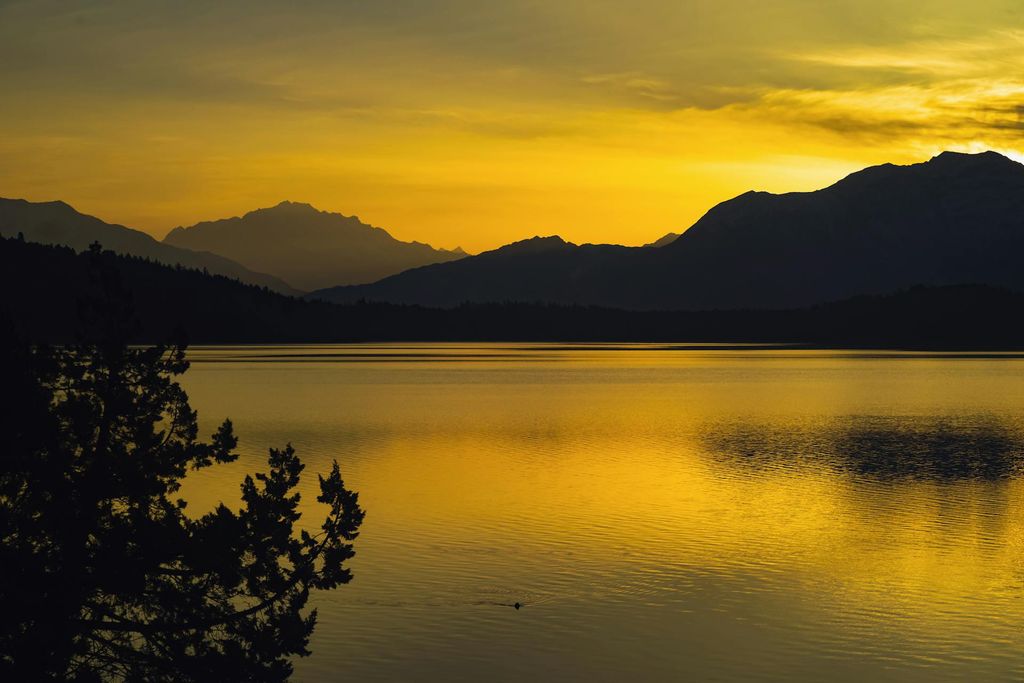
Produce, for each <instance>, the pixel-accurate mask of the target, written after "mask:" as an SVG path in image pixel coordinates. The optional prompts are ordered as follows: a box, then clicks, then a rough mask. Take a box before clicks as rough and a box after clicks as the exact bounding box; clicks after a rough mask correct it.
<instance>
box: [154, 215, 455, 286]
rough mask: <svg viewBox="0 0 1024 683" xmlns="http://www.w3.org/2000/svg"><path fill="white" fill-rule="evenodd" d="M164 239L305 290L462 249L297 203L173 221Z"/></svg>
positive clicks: (379, 274)
mask: <svg viewBox="0 0 1024 683" xmlns="http://www.w3.org/2000/svg"><path fill="white" fill-rule="evenodd" d="M164 243H166V244H172V245H174V246H178V247H185V248H188V249H197V250H204V251H212V252H214V253H217V254H221V255H223V256H226V257H228V258H230V259H233V260H235V261H238V262H239V263H242V264H244V265H245V266H246V267H248V268H252V269H254V270H259V271H263V272H268V273H273V274H274V275H277V276H278V277H281V278H283V279H285V280H287V281H288V282H290V283H291V284H293V285H295V286H296V287H299V288H302V289H305V290H312V289H317V288H321V287H327V286H331V285H338V284H360V283H367V282H374V281H376V280H379V279H381V278H383V277H387V276H388V275H394V274H395V273H399V272H401V271H403V270H407V269H409V268H415V267H417V266H423V265H427V264H431V263H440V262H444V261H452V260H455V259H460V258H462V257H464V256H465V252H464V251H462V250H461V249H456V250H453V251H447V250H444V249H434V248H433V247H431V246H430V245H428V244H422V243H420V242H402V241H399V240H396V239H395V238H394V237H392V236H391V235H390V234H388V232H387V231H386V230H383V229H381V228H375V227H373V226H370V225H367V224H365V223H363V222H362V221H360V220H359V219H358V218H356V217H355V216H343V215H342V214H340V213H330V212H327V211H319V210H317V209H315V208H314V207H312V206H310V205H309V204H300V203H296V202H281V203H280V204H278V205H277V206H274V207H271V208H268V209H257V210H256V211H250V212H249V213H247V214H245V215H244V216H242V217H235V218H226V219H223V220H216V221H206V222H203V223H197V224H196V225H193V226H191V227H187V228H185V227H179V228H175V229H174V230H172V231H171V232H169V233H168V234H167V236H166V237H165V238H164Z"/></svg>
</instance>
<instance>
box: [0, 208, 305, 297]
mask: <svg viewBox="0 0 1024 683" xmlns="http://www.w3.org/2000/svg"><path fill="white" fill-rule="evenodd" d="M19 232H20V233H22V235H24V237H25V239H26V240H29V241H30V242H39V243H41V244H61V245H64V246H68V247H71V248H72V249H76V250H78V251H81V250H83V249H85V248H87V247H88V246H89V245H90V244H92V243H93V242H99V243H100V244H102V245H103V247H104V248H106V249H110V250H112V251H115V252H117V253H119V254H128V255H131V256H140V257H143V258H148V259H151V260H153V261H157V262H159V263H164V264H167V265H180V266H183V267H185V268H199V269H203V268H205V269H206V270H208V271H209V272H211V273H215V274H218V275H224V276H226V277H229V278H234V279H236V280H240V281H242V282H245V283H248V284H254V285H259V286H261V287H267V288H268V289H271V290H273V291H275V292H281V293H285V294H297V293H298V291H297V290H295V289H293V288H292V287H291V286H289V285H288V284H287V283H286V282H283V281H281V280H280V279H278V278H276V277H273V276H270V275H265V274H263V273H257V272H254V271H251V270H249V269H248V268H245V267H244V266H241V265H239V264H238V263H235V262H234V261H231V260H230V259H227V258H224V257H223V256H218V255H217V254H210V253H205V252H201V251H192V250H190V249H181V248H179V247H174V246H170V245H167V244H162V243H160V242H158V241H156V240H155V239H153V238H152V237H150V236H149V235H147V234H146V233H144V232H140V231H138V230H132V229H131V228H126V227H125V226H123V225H115V224H112V223H104V222H103V221H101V220H100V219H98V218H95V217H93V216H88V215H86V214H84V213H79V212H78V211H75V209H73V208H72V207H70V206H69V205H67V204H65V203H64V202H38V203H36V202H28V201H25V200H24V199H3V198H0V236H5V237H13V236H16V235H17V234H18V233H19Z"/></svg>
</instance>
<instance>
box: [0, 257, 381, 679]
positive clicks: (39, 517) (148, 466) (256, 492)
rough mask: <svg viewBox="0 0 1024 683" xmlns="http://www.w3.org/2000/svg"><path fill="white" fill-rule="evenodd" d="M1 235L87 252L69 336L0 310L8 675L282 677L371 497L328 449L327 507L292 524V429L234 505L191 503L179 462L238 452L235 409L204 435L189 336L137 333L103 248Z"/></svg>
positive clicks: (73, 260) (299, 652) (3, 619)
mask: <svg viewBox="0 0 1024 683" xmlns="http://www.w3.org/2000/svg"><path fill="white" fill-rule="evenodd" d="M5 250H6V251H7V252H8V253H16V254H17V253H21V254H22V255H26V256H27V255H33V256H40V255H43V254H60V255H64V256H65V257H68V260H67V261H66V262H64V263H65V265H70V264H73V265H74V266H75V267H76V268H81V267H82V266H83V263H84V264H85V266H86V267H87V268H88V271H87V272H86V273H85V275H86V277H87V284H88V286H87V287H83V288H82V289H81V290H80V292H78V293H79V294H81V296H80V298H79V301H80V302H81V304H80V310H79V311H78V315H75V316H73V318H74V322H73V324H74V325H75V328H76V337H77V343H74V344H68V345H61V346H48V345H45V344H32V343H29V342H28V341H27V340H25V339H23V338H20V337H19V335H18V334H17V333H16V332H14V331H13V330H10V329H9V328H5V327H3V326H0V377H3V383H2V385H0V386H2V388H3V390H2V396H3V399H4V406H5V408H4V410H3V411H0V538H3V543H2V544H0V567H2V568H3V580H2V581H0V605H2V607H3V608H2V609H0V680H4V681H90V682H94V681H97V682H98V681H175V682H177V681H196V682H200V681H286V680H288V679H289V677H290V676H291V673H292V668H293V665H292V657H294V656H303V655H306V654H309V650H308V649H307V645H308V644H309V638H310V634H311V633H312V632H313V628H314V626H315V624H316V613H315V611H314V610H311V609H309V608H308V607H307V603H308V600H309V596H310V593H311V592H312V591H314V590H331V589H334V588H337V587H339V586H341V585H343V584H346V583H348V582H349V581H350V580H351V578H352V573H351V571H350V570H349V568H348V567H347V566H346V562H347V561H348V560H349V559H350V558H352V557H353V555H354V550H353V547H352V541H353V540H354V539H355V538H356V536H357V535H358V529H359V526H360V524H361V523H362V519H363V511H362V509H361V508H360V507H359V503H358V496H357V494H356V493H354V492H353V491H350V490H349V489H347V488H346V487H345V484H344V482H343V481H342V478H341V473H340V469H339V467H338V463H337V461H335V462H334V465H333V468H332V469H331V470H330V471H329V472H327V473H324V475H323V476H320V477H319V495H317V498H316V500H317V501H319V502H320V503H324V504H326V507H327V514H326V516H325V518H324V519H323V522H322V523H317V522H314V523H313V524H312V525H309V524H307V525H305V526H303V527H302V528H301V530H300V529H299V528H296V525H297V523H298V522H299V521H300V517H301V514H300V513H299V511H298V505H299V495H298V494H297V492H296V489H297V487H298V485H299V481H300V475H301V473H302V471H303V468H304V466H303V464H302V463H301V461H300V460H299V458H298V456H297V455H296V453H295V451H294V450H293V449H292V447H291V446H290V445H288V446H285V447H284V448H281V449H276V448H271V449H270V450H269V456H268V458H267V463H266V469H265V470H264V471H262V472H257V473H255V474H254V475H248V476H246V477H245V478H244V479H243V480H242V484H241V495H240V498H239V499H238V500H237V502H236V504H235V505H234V506H233V507H229V506H228V505H225V504H223V503H221V504H219V505H217V506H216V507H215V508H213V509H212V510H211V511H202V510H200V511H196V513H195V514H192V511H191V510H189V511H188V513H186V509H187V505H188V504H187V501H186V500H184V499H182V498H181V497H180V496H181V481H182V479H183V478H184V476H185V474H186V472H189V471H192V470H199V469H204V468H207V467H212V466H216V465H219V464H222V463H228V462H232V461H234V460H235V459H237V457H238V454H237V452H236V451H235V447H236V445H237V439H236V438H235V436H234V432H233V430H232V426H231V422H230V420H225V421H224V422H223V423H222V424H221V426H220V427H219V428H218V429H217V430H216V431H215V432H214V433H213V434H212V435H211V437H210V439H209V441H202V440H200V439H199V426H198V419H197V414H196V412H195V411H193V410H192V408H191V406H190V405H189V403H188V396H187V395H186V394H185V392H184V390H183V389H182V388H181V386H180V385H179V384H178V382H177V377H178V376H180V375H181V374H182V373H184V372H185V371H186V370H187V369H188V365H189V363H188V361H187V360H186V358H185V347H184V346H183V345H181V344H178V343H175V344H168V345H163V344H157V345H152V346H133V345H130V343H129V342H130V340H132V339H133V338H134V337H135V335H136V332H137V330H138V325H137V321H136V320H135V319H134V317H133V305H132V302H131V296H130V295H129V293H128V292H127V291H126V290H125V289H124V288H123V286H122V278H121V273H120V272H119V271H118V270H117V269H114V268H111V267H110V266H111V265H113V264H115V263H116V260H114V259H110V258H104V256H103V255H102V254H101V253H99V250H98V249H97V250H94V251H93V253H87V254H84V255H82V256H75V255H74V254H68V253H66V250H57V251H54V250H52V249H47V248H43V249H42V250H40V249H37V248H31V249H27V250H25V249H21V250H18V249H15V250H14V251H13V252H11V251H10V245H5ZM44 264H45V262H44V261H42V260H36V261H34V262H32V263H31V265H34V266H37V267H42V266H44ZM125 270H126V271H128V270H131V269H130V268H125ZM153 272H154V273H170V274H176V273H175V271H173V270H170V269H167V268H158V269H157V270H154V271H153ZM76 274H80V273H78V271H77V270H76ZM54 276H55V279H56V280H58V281H60V280H61V274H60V273H56V272H55V273H54ZM200 277H201V275H200ZM76 284H82V283H77V282H76ZM227 500H228V501H229V503H230V502H231V500H230V498H228V499H227Z"/></svg>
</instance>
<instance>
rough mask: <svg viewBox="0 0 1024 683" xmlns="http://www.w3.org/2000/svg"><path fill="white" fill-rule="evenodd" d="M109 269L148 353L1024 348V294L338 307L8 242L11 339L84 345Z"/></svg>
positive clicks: (2, 316)
mask: <svg viewBox="0 0 1024 683" xmlns="http://www.w3.org/2000/svg"><path fill="white" fill-rule="evenodd" d="M534 246H536V245H534ZM97 268H99V269H102V270H103V271H105V272H106V273H108V275H109V277H108V278H104V279H103V281H110V280H116V281H120V282H121V283H123V285H124V286H125V287H126V288H127V289H128V290H129V291H130V292H131V293H132V300H133V301H134V304H135V308H136V315H137V316H138V318H139V322H140V332H139V335H138V337H137V338H136V339H135V341H136V342H138V343H152V342H160V341H166V340H167V339H168V338H170V337H172V336H177V334H178V333H179V332H184V334H185V337H186V339H187V340H188V341H190V342H191V343H210V344H213V343H252V344H265V343H285V342H297V343H311V342H325V343H339V342H356V341H458V340H464V341H606V342H615V341H660V342H690V343H701V344H704V345H705V346H703V347H701V348H705V349H706V348H722V347H723V346H722V345H723V344H725V345H728V344H737V343H743V344H751V343H754V344H756V343H779V342H782V343H796V344H803V345H810V346H817V347H829V348H842V347H876V348H930V349H954V348H955V349H985V348H990V349H1022V348H1024V315H1022V313H1024V294H1021V293H1019V292H1011V291H1008V290H1004V289H996V288H992V287H983V286H961V287H917V288H914V289H911V290H907V291H903V292H898V293H895V294H892V295H886V296H880V297H858V298H855V299H850V300H846V301H841V302H837V303H830V304H826V305H822V306H817V307H814V308H809V309H801V310H790V311H753V310H748V311H696V312H673V311H626V310H621V309H620V310H616V309H608V308H598V307H586V306H552V305H546V304H511V303H510V304H468V305H462V306H459V307H456V308H451V309H428V308H422V307H419V306H400V305H395V304H381V303H357V304H351V305H338V304H330V303H324V302H318V301H305V300H302V299H295V298H291V297H286V296H282V295H280V294H276V293H274V292H271V291H268V290H266V289H263V288H260V287H255V286H252V285H245V284H242V283H240V282H238V281H237V280H232V279H229V278H225V277H223V276H218V275H209V274H207V273H204V272H203V271H199V270H188V269H182V268H171V267H168V266H164V265H160V264H158V263H154V262H152V261H147V260H144V259H141V258H138V257H129V256H120V255H117V254H114V253H113V252H110V251H107V252H104V253H102V254H94V253H90V252H83V253H81V254H76V253H75V252H74V250H72V249H69V248H67V247H58V246H51V245H43V244H36V243H32V242H23V241H20V240H16V239H4V238H0V290H2V291H4V292H17V295H10V296H6V297H3V298H0V334H7V333H9V332H10V329H11V327H13V330H14V332H15V333H16V334H18V335H19V336H21V337H22V338H26V339H28V340H29V341H35V342H44V341H45V342H52V343H60V342H67V341H73V340H74V339H75V337H76V320H77V319H78V311H79V304H78V299H79V298H80V297H94V296H96V295H97V291H96V289H97V282H99V281H101V279H99V278H96V277H93V276H92V275H91V274H92V273H94V272H95V271H96V269H97ZM178 338H180V337H178ZM669 348H671V347H669ZM686 348H688V349H691V350H693V349H694V348H695V347H694V346H692V345H689V346H687V347H686ZM744 348H745V349H748V350H749V349H750V346H744Z"/></svg>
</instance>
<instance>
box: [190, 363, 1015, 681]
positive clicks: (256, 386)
mask: <svg viewBox="0 0 1024 683" xmlns="http://www.w3.org/2000/svg"><path fill="white" fill-rule="evenodd" d="M193 358H194V359H195V360H196V361H197V362H195V363H194V365H193V368H192V370H191V371H190V372H189V373H188V375H186V377H185V382H184V384H185V386H186V389H187V390H188V391H189V395H190V397H191V398H192V403H193V407H195V408H197V409H198V410H199V411H200V417H201V420H202V421H203V425H204V428H205V429H207V430H211V429H212V428H213V426H214V425H215V423H216V422H217V421H219V420H220V419H222V418H223V417H231V419H232V420H233V421H234V422H235V425H236V431H237V433H238V435H239V436H240V438H241V449H240V450H241V451H242V453H243V457H242V458H240V461H239V462H238V463H235V464H232V465H230V466H225V467H220V468H214V469H213V470H212V471H210V472H209V474H207V473H202V474H201V475H200V476H196V477H194V478H193V479H192V480H190V481H189V482H188V484H187V486H186V489H185V495H186V497H187V498H189V500H191V501H192V507H191V508H190V509H192V510H193V512H196V513H197V512H200V511H202V510H204V509H208V508H209V507H210V506H211V505H212V504H214V503H215V502H217V501H219V500H224V501H225V502H227V503H229V504H230V503H231V501H233V500H235V499H237V483H238V481H239V480H240V478H241V476H242V473H243V472H245V471H251V470H253V469H255V468H258V467H259V463H260V461H261V458H262V457H263V454H264V452H265V448H266V447H269V446H275V445H282V444H283V443H285V442H286V441H291V442H292V443H293V444H294V445H295V447H296V449H297V450H298V452H299V453H300V455H302V456H303V458H304V461H305V462H306V463H307V471H306V472H307V475H308V476H307V477H306V478H305V480H304V504H303V506H304V509H303V512H304V514H305V519H307V520H309V522H310V523H311V524H312V523H314V522H315V519H316V517H317V516H318V514H322V513H320V512H319V511H318V510H317V504H316V503H315V500H314V499H315V492H314V488H313V487H314V486H315V482H316V479H315V476H313V473H315V472H318V471H326V469H327V468H328V467H329V463H330V460H331V459H332V458H338V460H339V461H340V462H341V464H342V471H343V474H344V476H345V478H346V481H347V482H348V483H349V484H350V485H351V486H353V487H354V488H356V489H357V490H358V491H359V492H360V496H361V501H362V503H363V505H364V507H365V508H366V509H367V511H368V515H367V519H366V523H365V525H364V527H363V533H362V535H361V537H360V539H359V540H358V542H357V553H358V555H357V558H356V559H355V561H354V563H353V568H354V570H355V573H356V578H355V580H354V581H353V583H352V584H350V585H349V586H346V587H344V588H342V589H341V590H339V591H336V592H334V593H330V594H326V595H322V596H320V597H319V598H318V599H317V605H318V607H319V611H320V625H319V626H318V630H317V632H316V633H315V635H314V639H313V642H312V644H311V647H312V649H313V652H314V655H313V656H312V657H311V658H309V659H308V660H304V661H301V662H299V663H298V669H297V671H298V674H299V675H298V680H313V681H319V680H335V679H337V678H338V677H339V671H343V672H344V673H345V675H346V676H351V677H353V678H356V679H363V680H367V679H368V680H395V679H405V680H431V679H435V680H441V679H446V680H447V679H453V678H454V679H464V680H475V679H488V680H495V679H503V680H521V679H522V678H525V677H528V676H533V677H536V678H541V679H552V678H561V679H575V680H618V679H621V678H623V677H625V676H627V675H629V676H633V677H635V678H639V679H641V680H651V679H661V680H676V679H678V678H679V677H681V676H687V677H693V678H697V679H712V678H719V679H737V678H740V679H764V680H779V679H804V680H821V679H823V678H828V679H832V680H835V679H845V680H863V679H864V678H866V677H867V678H871V679H874V680H922V681H924V680H929V681H930V680H941V679H947V680H957V679H963V678H965V677H973V678H985V679H1000V678H1002V679H1011V678H1014V677H1020V676H1022V675H1024V638H1022V636H1021V632H1022V629H1021V627H1022V626H1024V611H1022V607H1024V602H1022V597H1024V572H1022V569H1024V540H1022V539H1024V534H1022V523H1024V507H1022V506H1024V489H1022V488H1021V487H1022V481H1021V479H1020V477H1019V473H1020V464H1021V462H1022V461H1024V421H1022V414H1024V413H1022V410H1024V381H1022V380H1024V361H1022V360H1021V359H1020V358H1018V357H1016V356H1014V355H1012V354H1011V355H1006V356H1005V357H992V356H987V355H982V356H964V355H950V356H929V355H917V354H901V353H847V352H843V353H831V352H821V351H801V350H793V349H776V350H771V349H768V350H765V349H754V348H734V349H709V348H696V349H694V348H690V349H687V348H666V347H645V346H638V345H630V346H626V347H615V348H608V347H607V345H605V346H602V347H593V346H555V345H421V346H410V345H378V346H372V345H367V346H354V347H247V348H223V349H197V350H195V351H194V352H193ZM893 463H895V464H893ZM217 470H219V471H217ZM515 601H520V602H524V603H526V607H525V608H524V609H523V610H521V611H519V612H515V611H513V610H509V609H508V608H505V607H502V606H501V605H502V604H505V603H510V602H515Z"/></svg>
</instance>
